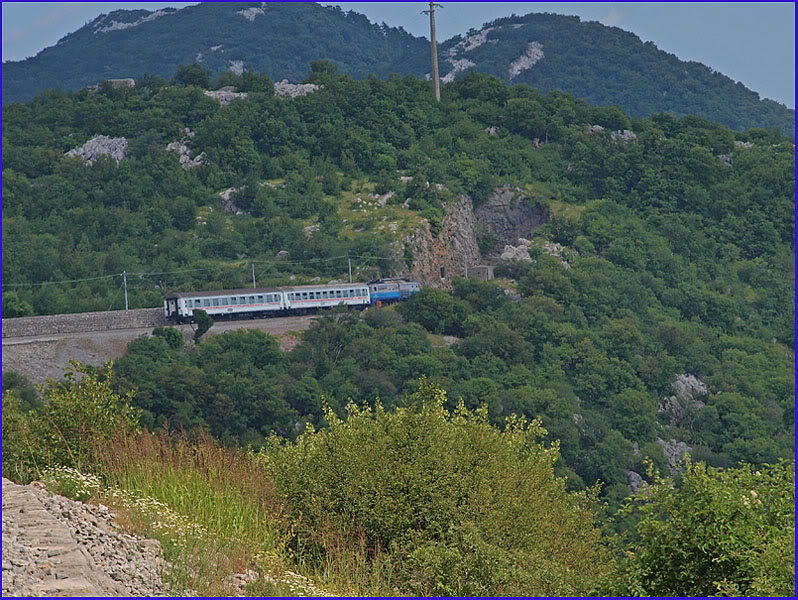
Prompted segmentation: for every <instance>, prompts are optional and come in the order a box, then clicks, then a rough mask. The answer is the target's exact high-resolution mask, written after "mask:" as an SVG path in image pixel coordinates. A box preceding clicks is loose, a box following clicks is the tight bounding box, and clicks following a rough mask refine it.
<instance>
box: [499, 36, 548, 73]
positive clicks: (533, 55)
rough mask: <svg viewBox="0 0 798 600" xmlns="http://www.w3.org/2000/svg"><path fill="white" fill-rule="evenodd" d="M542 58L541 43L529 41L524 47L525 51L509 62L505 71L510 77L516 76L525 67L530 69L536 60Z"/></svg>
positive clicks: (524, 69)
mask: <svg viewBox="0 0 798 600" xmlns="http://www.w3.org/2000/svg"><path fill="white" fill-rule="evenodd" d="M542 59H543V44H541V43H540V42H529V45H528V46H527V47H526V52H524V53H523V54H522V55H521V56H519V57H518V58H516V59H515V60H514V61H513V62H511V63H510V66H509V67H508V68H507V73H508V74H509V75H510V79H513V78H514V77H517V76H518V75H520V74H521V73H522V72H523V71H526V70H527V69H531V68H532V67H534V66H535V64H536V63H537V62H538V61H540V60H542Z"/></svg>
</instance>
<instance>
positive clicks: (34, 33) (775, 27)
mask: <svg viewBox="0 0 798 600" xmlns="http://www.w3.org/2000/svg"><path fill="white" fill-rule="evenodd" d="M441 3H442V4H443V7H442V8H441V9H440V10H439V11H438V12H437V13H436V15H437V18H436V24H437V29H438V37H439V39H440V40H445V39H447V38H449V37H451V36H453V35H456V34H458V33H465V32H466V31H467V30H468V29H470V28H472V27H473V28H475V29H478V28H479V27H480V26H481V25H482V24H483V23H484V22H486V21H490V20H493V19H496V18H498V17H504V16H509V15H511V14H513V13H515V14H517V15H523V14H527V13H529V12H552V13H559V14H568V15H578V16H579V17H581V18H582V20H588V21H600V22H602V23H604V24H605V25H614V26H617V27H620V28H621V29H625V30H627V31H631V32H633V33H635V34H637V35H638V36H639V37H640V38H641V39H642V40H643V41H652V42H654V43H655V44H656V45H657V47H659V48H660V49H661V50H664V51H666V52H670V53H672V54H675V55H676V56H678V57H679V58H681V59H682V60H694V61H698V62H702V63H704V64H706V65H707V66H710V67H712V68H713V69H715V70H717V71H720V72H722V73H724V74H725V75H728V76H729V77H731V78H732V79H734V80H736V81H742V82H743V84H744V85H745V86H746V87H748V88H750V89H752V90H754V91H756V92H759V94H760V95H761V96H762V97H765V98H772V99H773V100H777V101H779V102H783V103H784V104H786V105H787V106H789V107H791V108H794V107H795V4H794V3H792V2H771V3H708V2H707V3H704V2H678V3H655V2H594V3H591V2H446V1H443V0H441ZM189 4H195V3H194V2H3V3H2V12H3V61H6V60H21V59H23V58H25V57H27V56H34V55H35V54H36V53H38V52H39V51H40V50H42V49H43V48H45V47H47V46H52V45H53V44H55V43H56V42H57V41H58V40H59V39H60V38H61V37H63V36H64V35H66V34H67V33H69V32H71V31H75V30H76V29H78V28H80V27H81V26H83V25H84V24H85V23H87V22H88V21H91V20H92V19H94V18H95V17H96V16H97V15H99V14H100V13H108V12H110V11H112V10H116V9H119V8H127V9H133V8H145V9H147V10H156V9H158V8H163V7H165V6H175V7H181V6H186V5H189ZM322 4H338V5H340V6H341V7H342V8H343V9H344V10H355V11H357V12H361V13H363V14H365V15H366V16H367V17H369V19H371V20H372V21H376V22H382V21H385V22H386V23H388V24H389V25H393V26H399V25H401V26H403V27H404V28H405V29H406V30H407V31H408V32H410V33H412V34H414V35H418V36H426V35H427V34H428V28H429V21H428V18H427V17H426V16H425V15H422V14H421V11H422V10H424V9H425V8H426V3H424V2H337V3H332V2H324V3H322Z"/></svg>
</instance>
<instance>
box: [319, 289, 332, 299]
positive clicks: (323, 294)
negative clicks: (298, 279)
mask: <svg viewBox="0 0 798 600" xmlns="http://www.w3.org/2000/svg"><path fill="white" fill-rule="evenodd" d="M321 297H322V298H329V297H330V292H328V291H326V290H325V291H323V292H322V293H321Z"/></svg>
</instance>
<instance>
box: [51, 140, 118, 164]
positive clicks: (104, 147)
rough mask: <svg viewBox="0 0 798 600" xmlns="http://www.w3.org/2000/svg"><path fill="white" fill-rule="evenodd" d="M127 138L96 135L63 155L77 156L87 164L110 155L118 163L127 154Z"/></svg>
mask: <svg viewBox="0 0 798 600" xmlns="http://www.w3.org/2000/svg"><path fill="white" fill-rule="evenodd" d="M127 146H128V143H127V139H126V138H123V137H118V138H112V137H108V136H107V135H96V136H94V137H93V138H91V139H90V140H89V141H88V142H86V143H85V144H83V145H82V146H80V147H78V148H73V149H72V150H70V151H69V152H67V153H66V154H65V156H78V157H80V158H82V159H83V160H85V161H86V162H87V163H88V164H93V163H94V161H96V160H97V159H98V158H100V157H101V156H110V157H111V158H113V159H115V160H116V162H117V163H118V162H119V161H120V160H124V159H125V157H126V156H127Z"/></svg>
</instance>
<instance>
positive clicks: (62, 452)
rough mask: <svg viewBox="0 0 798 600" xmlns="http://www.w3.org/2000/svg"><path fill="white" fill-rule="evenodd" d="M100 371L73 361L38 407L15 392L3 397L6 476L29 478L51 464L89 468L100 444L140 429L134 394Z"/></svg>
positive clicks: (15, 478)
mask: <svg viewBox="0 0 798 600" xmlns="http://www.w3.org/2000/svg"><path fill="white" fill-rule="evenodd" d="M111 374H112V371H111V368H110V365H109V366H108V367H107V368H106V369H105V371H103V372H102V373H99V374H97V373H93V372H92V368H91V367H87V366H83V365H79V364H77V363H75V362H72V363H71V367H70V369H69V370H68V371H67V372H66V374H65V375H64V381H63V382H55V381H52V380H51V381H50V382H49V383H48V385H47V387H46V388H45V390H44V393H43V406H42V408H41V409H40V410H35V411H30V412H23V411H22V409H21V408H22V407H21V406H20V401H19V400H18V399H17V398H16V396H15V395H14V394H8V395H6V394H4V397H3V476H4V477H8V478H12V479H14V480H16V481H25V482H27V481H30V480H31V479H32V478H34V477H36V476H38V475H40V474H41V472H42V470H44V469H45V468H47V467H54V466H67V467H76V468H84V467H90V466H91V464H92V463H93V461H94V456H93V452H94V451H95V449H96V448H97V444H98V443H100V442H103V441H108V440H110V439H111V438H112V437H113V436H114V435H115V434H117V433H125V432H133V431H135V430H136V429H137V428H138V420H139V415H140V411H139V410H138V409H135V408H133V407H131V406H130V401H131V399H132V395H130V394H128V395H126V396H119V395H117V394H115V393H114V392H113V391H112V389H111V383H112V382H111Z"/></svg>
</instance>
